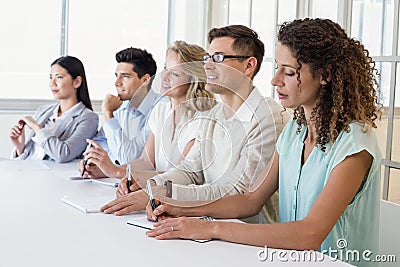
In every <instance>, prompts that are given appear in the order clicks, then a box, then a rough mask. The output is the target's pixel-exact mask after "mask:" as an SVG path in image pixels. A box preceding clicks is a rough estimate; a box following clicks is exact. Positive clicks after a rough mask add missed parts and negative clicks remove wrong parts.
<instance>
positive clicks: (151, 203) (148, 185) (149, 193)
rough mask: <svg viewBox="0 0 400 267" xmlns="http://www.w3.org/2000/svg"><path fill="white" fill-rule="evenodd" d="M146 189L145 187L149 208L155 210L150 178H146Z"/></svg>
mask: <svg viewBox="0 0 400 267" xmlns="http://www.w3.org/2000/svg"><path fill="white" fill-rule="evenodd" d="M146 189H147V194H148V195H149V199H150V205H151V208H152V209H153V210H155V209H156V202H155V200H154V197H153V191H152V190H151V184H150V180H147V183H146ZM156 222H158V219H157V217H156Z"/></svg>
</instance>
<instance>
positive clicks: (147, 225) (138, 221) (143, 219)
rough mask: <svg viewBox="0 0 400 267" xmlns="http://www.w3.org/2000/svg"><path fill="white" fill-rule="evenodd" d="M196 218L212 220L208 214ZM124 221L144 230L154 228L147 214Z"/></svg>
mask: <svg viewBox="0 0 400 267" xmlns="http://www.w3.org/2000/svg"><path fill="white" fill-rule="evenodd" d="M197 218H199V219H201V220H208V221H213V220H214V218H212V217H209V216H204V217H197ZM126 223H127V224H129V225H132V226H136V227H139V228H143V229H146V230H151V229H153V228H154V226H153V224H155V222H152V221H149V220H147V216H146V215H143V216H138V217H135V218H131V219H129V220H128V221H127V222H126ZM193 241H195V242H198V243H205V242H209V241H211V240H210V239H205V240H202V239H193Z"/></svg>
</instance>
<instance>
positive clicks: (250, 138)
mask: <svg viewBox="0 0 400 267" xmlns="http://www.w3.org/2000/svg"><path fill="white" fill-rule="evenodd" d="M208 39H209V42H210V47H209V50H208V54H206V55H204V57H203V61H204V69H205V72H206V75H207V84H206V89H207V90H208V91H210V92H213V93H215V94H218V95H219V96H220V99H221V100H222V102H221V103H219V104H217V105H216V106H215V107H214V108H213V109H212V110H211V111H210V112H209V113H208V114H206V115H204V116H198V117H199V118H200V119H199V120H200V121H199V123H201V125H202V126H201V128H200V129H202V132H201V133H199V136H198V138H196V140H195V142H194V145H193V147H192V149H191V150H190V151H189V153H188V155H187V156H186V158H185V159H184V160H183V161H182V162H181V163H180V164H179V165H178V166H176V167H175V168H172V169H170V170H168V171H167V172H165V173H163V174H159V175H156V176H154V177H153V178H151V181H152V183H153V185H159V186H160V187H158V188H157V189H156V191H158V192H160V191H159V190H161V191H163V188H164V190H165V191H167V190H166V187H165V186H164V183H165V182H166V181H171V182H172V186H171V183H169V182H168V183H167V184H168V185H169V188H168V192H169V193H170V197H171V198H172V199H174V200H181V201H192V200H199V201H213V200H215V199H218V198H221V197H224V196H227V195H233V194H242V193H244V192H246V191H249V190H252V189H253V190H254V189H255V187H257V185H259V184H261V181H256V180H255V179H256V178H258V177H259V175H260V172H261V171H262V170H265V169H267V167H268V165H269V163H270V161H271V159H272V156H273V153H274V149H275V143H276V140H277V138H278V135H279V134H280V132H281V131H282V128H283V126H284V123H283V117H282V110H283V108H282V106H280V105H279V104H278V103H277V102H276V101H274V100H273V99H271V98H265V97H264V96H262V94H261V93H260V92H259V90H258V89H257V88H255V87H254V86H253V78H254V76H255V75H256V74H257V72H258V71H259V70H260V66H261V62H262V60H263V56H264V44H263V43H262V42H261V40H260V39H259V38H258V35H257V33H255V32H254V31H253V30H251V29H249V28H247V27H245V26H241V25H232V26H227V27H223V28H215V29H212V30H211V31H210V32H209V35H208ZM135 179H137V180H140V177H136V176H135ZM140 183H142V181H141V182H140ZM121 185H124V184H123V183H121ZM170 189H172V191H171V190H170ZM123 190H124V191H125V192H127V188H126V187H125V188H124V189H123ZM134 194H136V192H133V193H130V194H128V195H125V196H122V197H120V198H119V199H117V200H116V201H114V202H113V203H111V205H108V206H106V207H104V210H105V212H106V213H111V212H115V211H119V212H117V214H118V215H120V214H123V213H126V212H131V211H133V210H136V209H138V207H137V206H136V207H135V204H134V203H133V201H132V200H131V201H128V199H129V198H130V196H129V195H134ZM274 201H275V203H272V202H274ZM276 201H277V199H276V196H275V199H272V200H271V202H270V203H267V204H266V205H265V208H266V209H264V210H263V215H264V216H259V217H257V218H251V219H250V218H249V220H248V221H249V222H260V221H261V222H265V221H267V222H274V221H276V220H277V206H276V203H277V202H276ZM129 202H130V203H131V205H130V204H126V203H129ZM124 208H125V210H122V209H124ZM260 219H261V220H260Z"/></svg>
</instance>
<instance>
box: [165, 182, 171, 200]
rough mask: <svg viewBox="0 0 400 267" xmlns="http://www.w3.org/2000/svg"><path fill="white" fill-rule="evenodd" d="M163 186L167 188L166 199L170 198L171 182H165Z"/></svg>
mask: <svg viewBox="0 0 400 267" xmlns="http://www.w3.org/2000/svg"><path fill="white" fill-rule="evenodd" d="M164 185H165V186H166V187H167V192H166V193H165V196H166V197H169V198H172V181H171V180H167V181H165V183H164Z"/></svg>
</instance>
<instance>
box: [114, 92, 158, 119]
mask: <svg viewBox="0 0 400 267" xmlns="http://www.w3.org/2000/svg"><path fill="white" fill-rule="evenodd" d="M158 98H160V95H159V94H157V93H155V92H154V91H153V89H150V90H149V92H148V93H147V94H146V96H145V97H144V99H143V100H142V103H140V105H139V107H138V108H137V109H136V110H135V108H134V107H131V108H132V110H133V111H135V112H136V111H138V112H140V113H141V114H148V113H149V112H150V111H151V110H152V109H153V107H154V105H155V104H156V103H157V101H158ZM129 103H130V101H129V100H125V101H124V102H123V103H122V105H121V109H127V108H128V105H129Z"/></svg>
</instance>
